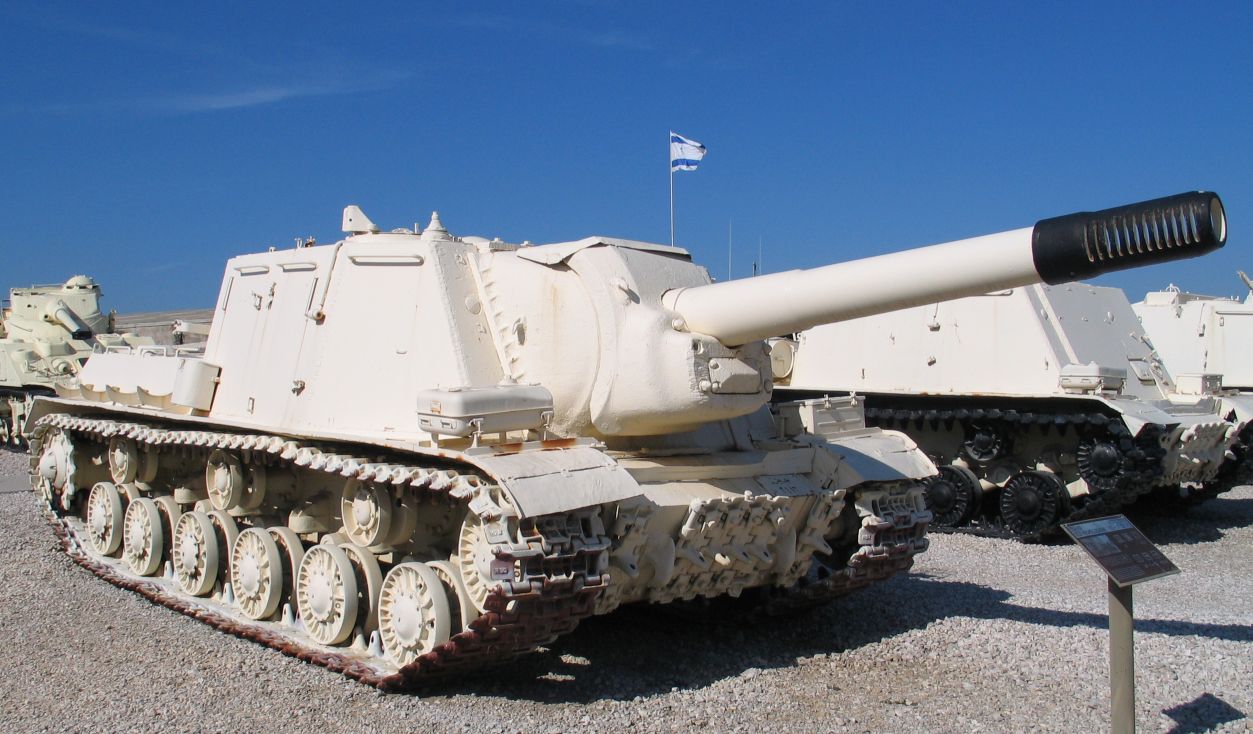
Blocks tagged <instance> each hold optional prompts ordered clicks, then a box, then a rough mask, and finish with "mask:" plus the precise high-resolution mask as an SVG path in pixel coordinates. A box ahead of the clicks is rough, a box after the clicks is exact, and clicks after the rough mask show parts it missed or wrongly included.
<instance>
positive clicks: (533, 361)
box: [30, 195, 1222, 687]
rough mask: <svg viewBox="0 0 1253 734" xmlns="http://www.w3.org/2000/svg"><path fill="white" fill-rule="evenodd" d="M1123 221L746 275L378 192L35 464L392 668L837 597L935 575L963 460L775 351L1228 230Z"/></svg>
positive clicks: (42, 435) (106, 369)
mask: <svg viewBox="0 0 1253 734" xmlns="http://www.w3.org/2000/svg"><path fill="white" fill-rule="evenodd" d="M1197 196H1199V197H1200V199H1199V200H1198V201H1200V203H1199V204H1198V207H1200V208H1203V209H1204V211H1205V212H1206V213H1207V216H1209V217H1210V218H1211V223H1212V224H1213V225H1214V226H1219V225H1221V222H1222V214H1221V207H1220V206H1219V205H1218V201H1217V198H1216V197H1212V196H1211V195H1197ZM1193 198H1196V197H1193ZM1101 221H1102V215H1101V213H1098V214H1096V215H1074V217H1069V218H1063V219H1062V220H1046V221H1045V222H1041V223H1040V224H1038V225H1037V226H1036V227H1034V228H1026V229H1022V230H1015V231H1014V232H1009V233H1003V234H1002V235H994V236H989V237H983V238H975V239H972V240H966V241H962V242H958V243H949V244H946V245H937V246H933V247H931V248H922V249H919V250H913V251H909V252H907V253H898V254H896V255H888V256H883V257H881V258H872V259H869V260H864V261H854V262H852V263H845V264H842V265H833V266H827V267H824V268H816V269H814V270H810V271H793V272H791V273H779V274H775V275H771V276H763V277H761V278H756V279H753V280H752V281H751V282H742V281H735V282H730V283H718V284H713V283H710V279H709V277H708V274H707V273H706V271H705V270H704V269H703V268H701V267H699V266H698V265H695V264H693V263H692V262H691V261H690V259H689V257H688V255H687V253H686V252H684V251H683V250H680V249H676V248H671V247H665V246H661V245H652V244H647V243H642V242H634V241H628V240H621V239H613V238H606V237H590V238H586V239H582V240H578V241H574V242H567V243H561V244H555V245H544V246H535V247H532V246H517V245H511V244H507V243H504V242H501V241H499V240H487V239H482V238H473V237H465V238H456V237H453V236H451V235H449V234H448V232H447V231H446V230H445V229H444V227H443V225H442V224H441V223H440V222H439V219H438V217H434V218H433V219H432V221H431V223H430V225H429V226H428V227H427V228H426V229H425V230H424V231H421V232H418V231H407V230H398V231H393V232H380V231H379V229H378V228H377V227H375V226H374V225H373V223H371V222H370V221H369V220H368V219H367V218H366V217H365V215H364V214H363V213H362V212H361V211H360V209H358V208H356V207H349V208H348V209H346V210H345V212H344V227H343V228H344V231H345V232H347V233H349V234H350V236H349V237H348V238H347V239H345V240H343V241H341V242H338V243H335V244H331V245H320V246H311V247H299V248H296V249H292V250H283V251H271V252H266V253H260V254H255V255H244V256H240V257H236V258H233V259H231V260H230V261H229V262H228V263H227V267H226V272H225V276H224V278H223V283H222V287H221V291H220V295H219V299H218V302H217V306H216V310H215V314H214V318H213V324H212V327H211V330H210V334H209V338H208V341H207V343H206V345H205V348H204V351H203V353H198V354H185V353H184V354H179V353H173V352H170V353H168V354H167V355H165V356H157V355H154V354H152V353H144V354H140V353H131V354H127V353H121V352H109V353H104V354H98V355H96V356H94V357H93V358H92V359H91V360H90V361H89V362H88V364H87V366H86V368H85V369H84V371H83V372H82V374H81V375H80V376H79V380H78V383H77V388H76V390H74V391H70V390H68V389H67V390H64V391H63V392H62V394H61V397H59V398H43V399H40V400H39V401H37V402H36V405H35V409H34V412H33V413H32V415H31V417H30V425H31V426H32V427H33V428H32V432H31V435H32V443H31V456H32V459H31V470H32V471H31V474H32V483H33V485H34V486H35V488H36V489H37V490H38V491H39V492H40V493H41V494H42V495H43V496H44V497H45V498H46V500H47V502H48V506H49V508H50V511H51V512H53V513H54V520H55V522H56V524H57V527H58V529H59V531H60V532H61V533H62V534H63V537H64V538H65V545H66V547H67V550H68V551H69V552H70V553H71V554H72V555H73V556H74V557H75V558H76V560H78V561H79V562H80V563H82V564H83V565H85V566H87V567H89V568H91V569H92V570H94V571H95V572H97V573H99V574H100V575H102V576H104V577H106V578H108V579H109V580H111V581H113V582H115V583H118V584H121V585H123V586H127V587H130V588H135V589H136V590H137V591H139V592H140V593H143V594H145V595H147V596H149V597H150V598H152V599H154V600H156V601H159V602H161V603H164V604H167V605H169V606H171V607H173V608H176V609H179V610H180V611H183V612H186V613H188V614H193V615H194V616H196V617H197V618H199V619H201V620H203V621H208V622H210V623H212V624H215V625H217V626H219V627H220V628H222V629H225V630H228V631H230V632H232V633H234V634H239V635H243V636H247V637H251V638H253V639H257V640H259V641H262V642H264V643H266V644H270V645H272V646H274V647H277V648H280V649H283V650H285V651H287V652H289V653H292V654H299V655H301V656H302V657H304V658H305V659H309V660H313V661H315V662H318V663H321V664H323V665H327V666H328V667H331V668H334V669H336V670H341V671H343V672H344V673H345V674H347V675H350V676H353V677H355V678H357V679H359V680H363V681H368V682H371V683H373V684H376V685H380V686H383V687H395V686H400V685H404V684H406V683H412V682H415V681H417V680H420V679H422V678H423V677H425V676H428V675H431V674H436V673H441V672H446V671H452V670H461V669H466V668H472V667H475V666H480V665H484V664H489V663H495V662H499V661H500V660H502V659H506V658H508V657H509V656H511V655H513V654H516V653H520V652H524V651H526V650H529V649H531V648H533V647H534V646H536V645H538V644H543V643H545V642H547V641H550V640H552V639H553V638H554V637H556V636H557V635H559V634H561V633H563V632H566V631H568V630H570V629H572V628H573V627H574V626H575V624H577V622H578V620H579V619H581V618H583V617H586V616H588V615H590V614H593V613H604V612H608V611H611V610H612V609H614V608H615V607H617V606H618V605H620V604H623V603H627V602H653V603H666V602H672V601H680V600H691V599H699V598H709V597H718V596H722V595H728V594H729V595H733V596H739V595H743V594H750V595H753V596H755V597H758V598H759V600H760V601H761V603H763V604H767V605H772V606H784V607H786V606H790V605H793V604H808V603H814V602H819V601H822V600H824V599H828V598H831V597H834V596H838V595H840V594H843V593H847V592H848V591H850V590H852V589H854V588H857V587H859V586H863V585H865V584H868V583H871V582H873V581H876V580H879V579H883V578H887V577H889V576H891V575H893V574H894V573H897V572H898V571H901V570H904V569H907V568H909V567H910V565H911V564H912V559H913V556H914V555H915V554H917V553H919V552H921V551H923V550H924V549H925V548H926V544H927V541H926V538H925V537H924V535H925V529H926V526H927V524H928V522H929V520H930V518H931V513H930V512H929V511H928V510H927V509H926V507H925V499H924V489H923V485H922V482H923V480H925V479H926V478H927V477H929V476H931V475H932V474H933V473H934V471H935V468H934V466H933V465H932V464H931V462H930V461H929V460H928V459H927V458H926V457H925V455H923V454H922V453H921V452H919V451H918V450H917V448H916V446H915V445H914V444H913V443H912V442H911V441H910V440H909V439H908V438H907V437H905V436H903V435H901V434H899V433H895V432H891V431H883V430H879V429H874V428H867V427H866V426H865V424H864V421H863V416H862V412H861V406H860V401H859V400H858V399H857V398H845V399H815V400H807V401H794V402H790V403H785V404H779V405H773V406H771V405H770V404H769V401H770V396H771V393H772V390H773V384H772V378H771V374H772V370H771V356H770V354H769V352H768V349H767V347H766V345H765V343H764V342H763V341H762V339H763V338H764V337H765V336H767V335H769V334H773V333H779V332H785V331H792V330H798V329H804V328H807V327H809V326H812V325H814V324H816V323H821V322H824V321H829V320H834V319H839V318H847V317H849V316H850V315H852V314H854V313H868V312H874V311H880V310H889V309H892V308H899V307H901V306H902V305H910V304H911V303H913V302H917V301H919V300H934V299H937V298H945V297H957V296H962V295H969V294H972V293H979V292H984V291H986V290H989V289H993V288H997V287H1018V286H1021V285H1023V284H1026V283H1032V282H1037V281H1039V280H1041V279H1046V278H1050V277H1059V276H1061V275H1073V274H1074V273H1076V272H1082V273H1089V272H1099V271H1104V270H1109V269H1117V268H1121V267H1130V266H1134V265H1137V264H1143V263H1145V262H1152V261H1157V260H1161V259H1168V258H1175V257H1186V256H1190V255H1196V254H1201V253H1203V252H1206V251H1208V250H1209V249H1212V248H1213V247H1216V246H1218V245H1220V244H1221V238H1216V237H1214V236H1213V235H1212V234H1205V235H1204V236H1199V237H1197V238H1194V239H1192V240H1189V241H1188V242H1186V243H1180V246H1179V247H1175V248H1172V249H1171V250H1170V251H1165V250H1163V249H1162V248H1155V247H1151V248H1146V249H1145V250H1144V251H1139V252H1121V251H1116V250H1113V249H1110V250H1101V249H1099V245H1094V244H1093V243H1092V242H1091V241H1089V240H1086V239H1085V237H1084V236H1083V235H1082V234H1081V233H1080V234H1076V233H1075V232H1073V231H1070V229H1069V228H1070V227H1071V226H1072V225H1074V224H1075V223H1076V222H1078V223H1080V224H1083V223H1096V224H1099V223H1100V222H1101ZM1058 222H1064V223H1065V224H1066V227H1060V228H1059V227H1058V226H1057V223H1058ZM1085 226H1086V225H1085ZM1081 229H1082V227H1081ZM1202 229H1204V227H1202ZM937 262H942V263H943V264H944V266H945V268H946V274H945V277H943V278H936V277H932V278H930V279H928V280H925V281H923V280H921V279H918V278H915V277H914V276H915V275H917V274H919V273H922V272H927V271H928V270H929V271H930V275H932V276H935V275H936V272H935V271H934V265H935V264H936V263H937ZM920 268H921V270H920ZM872 276H873V278H874V279H875V282H874V283H867V282H866V280H867V278H869V277H872ZM902 276H903V277H904V278H905V281H904V282H905V283H907V284H908V285H906V286H904V287H902V286H901V282H902V281H901V278H902ZM876 284H877V287H876ZM787 293H793V294H803V295H800V296H798V298H797V299H796V300H794V301H792V302H788V301H786V300H783V299H784V294H787ZM746 307H747V308H746Z"/></svg>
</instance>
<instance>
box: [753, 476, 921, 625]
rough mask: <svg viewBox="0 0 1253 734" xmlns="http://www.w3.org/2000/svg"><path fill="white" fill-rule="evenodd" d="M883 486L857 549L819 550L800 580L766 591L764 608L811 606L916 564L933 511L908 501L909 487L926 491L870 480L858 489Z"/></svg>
mask: <svg viewBox="0 0 1253 734" xmlns="http://www.w3.org/2000/svg"><path fill="white" fill-rule="evenodd" d="M880 488H881V491H882V494H880V495H879V496H878V497H876V498H874V499H872V500H870V501H869V502H867V503H866V505H867V506H868V508H869V509H870V515H869V516H867V517H864V518H862V519H861V521H860V522H861V525H860V527H859V528H858V530H857V538H856V547H857V550H856V551H854V552H853V554H852V555H851V556H850V557H849V558H848V559H847V560H846V561H845V560H843V559H841V555H842V554H843V552H844V551H845V550H846V549H847V548H848V546H843V548H835V549H833V552H832V553H831V554H827V555H823V554H815V563H814V564H813V565H812V566H811V567H810V570H809V573H808V574H806V575H805V576H803V577H801V579H800V580H798V581H797V583H795V584H793V585H792V586H790V587H787V588H780V587H777V586H776V587H769V588H767V589H763V590H762V591H763V593H764V595H765V599H764V603H763V605H762V609H761V611H762V612H764V613H765V614H767V615H782V614H791V613H794V612H796V611H803V610H807V609H811V608H813V607H816V606H820V605H822V604H825V603H827V602H830V601H832V600H835V599H838V598H840V597H842V596H845V595H847V594H849V593H851V592H853V591H856V590H857V589H861V588H863V587H866V586H869V585H870V584H873V583H876V582H878V581H886V580H887V579H889V578H891V577H893V576H895V575H896V574H898V573H903V572H905V571H908V570H909V569H910V568H913V565H914V557H915V556H917V555H918V554H919V553H923V552H925V551H926V549H927V547H928V543H927V540H926V538H925V537H924V536H925V534H926V532H927V529H928V527H929V523H930V519H931V518H930V513H929V512H928V513H922V516H921V517H920V516H919V513H917V512H915V511H914V510H913V508H912V507H911V503H910V502H909V501H908V494H909V492H912V491H922V489H921V485H919V484H918V483H917V482H906V483H898V482H867V483H866V484H863V485H861V487H860V488H859V490H858V492H859V493H860V494H862V495H865V494H872V495H873V494H876V490H880ZM893 489H906V493H904V494H893V493H892V490H893ZM850 499H853V498H850Z"/></svg>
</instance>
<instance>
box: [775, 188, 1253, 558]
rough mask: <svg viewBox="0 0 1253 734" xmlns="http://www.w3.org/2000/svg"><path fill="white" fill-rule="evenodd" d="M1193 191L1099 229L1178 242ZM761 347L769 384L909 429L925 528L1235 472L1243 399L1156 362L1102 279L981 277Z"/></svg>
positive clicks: (1089, 513) (1038, 531) (1078, 509)
mask: <svg viewBox="0 0 1253 734" xmlns="http://www.w3.org/2000/svg"><path fill="white" fill-rule="evenodd" d="M1194 205H1195V200H1194V199H1182V200H1172V199H1167V200H1163V201H1161V202H1159V203H1158V204H1157V205H1155V207H1151V209H1152V211H1151V212H1150V213H1149V215H1148V216H1143V215H1141V216H1139V217H1134V216H1127V217H1126V218H1125V223H1120V224H1118V225H1117V226H1113V227H1110V229H1109V230H1107V231H1104V232H1101V233H1099V236H1102V237H1104V236H1111V237H1112V236H1119V237H1120V238H1121V239H1122V242H1123V244H1124V246H1126V247H1129V248H1130V249H1135V248H1136V247H1138V246H1140V245H1139V244H1138V243H1139V242H1148V241H1152V240H1154V239H1160V240H1161V241H1163V242H1165V243H1168V244H1167V245H1166V246H1168V247H1169V246H1174V243H1175V242H1176V241H1180V240H1182V241H1184V242H1190V241H1193V240H1194V239H1195V238H1197V237H1202V236H1204V235H1202V234H1201V232H1200V231H1199V230H1198V228H1197V227H1196V226H1194V222H1195V221H1197V220H1204V219H1208V216H1207V215H1206V214H1205V213H1204V212H1203V211H1201V210H1199V209H1194V208H1193V207H1194ZM1205 227H1209V224H1208V223H1206V224H1205V225H1204V226H1203V227H1202V228H1205ZM1212 229H1213V230H1215V232H1214V233H1215V236H1219V237H1221V236H1222V235H1221V233H1220V232H1218V231H1217V230H1218V229H1219V228H1218V227H1212ZM1176 237H1178V239H1176ZM775 352H776V354H775V358H776V362H777V363H778V364H780V365H781V366H782V367H783V368H785V370H781V371H779V372H776V379H777V380H778V384H777V385H776V392H775V397H776V399H789V398H796V397H803V396H812V395H816V394H824V393H830V394H849V393H856V394H858V395H860V396H862V397H863V398H864V400H865V408H866V416H867V422H868V423H869V424H871V425H875V426H879V427H882V428H890V429H894V430H900V431H903V432H905V433H907V434H908V435H909V436H910V437H911V438H913V439H914V440H915V441H917V442H918V444H919V446H920V447H921V448H922V450H923V451H925V452H926V453H927V454H928V456H930V457H931V458H932V459H933V460H934V461H935V462H936V464H937V465H938V466H939V468H940V474H939V476H937V477H936V478H935V479H933V480H931V481H930V486H929V490H928V501H929V507H930V508H931V509H932V510H933V511H934V512H935V515H936V517H935V522H934V526H935V527H938V528H945V529H959V530H964V531H970V532H977V533H980V534H993V535H1002V534H1003V535H1009V536H1013V537H1018V538H1021V539H1026V540H1032V539H1038V538H1041V537H1044V536H1047V535H1048V534H1050V533H1053V532H1056V531H1057V530H1058V528H1059V526H1060V524H1061V523H1062V522H1065V521H1068V520H1079V519H1083V518H1086V517H1094V516H1099V515H1102V514H1109V513H1113V512H1118V511H1119V510H1121V509H1122V508H1124V507H1127V506H1129V505H1131V504H1133V503H1140V504H1143V503H1145V502H1150V501H1152V500H1155V499H1166V498H1170V497H1190V498H1192V499H1194V500H1195V499H1201V498H1205V497H1212V496H1214V495H1216V494H1218V493H1220V492H1222V491H1226V490H1227V489H1230V488H1231V487H1232V486H1235V485H1236V484H1237V483H1239V482H1241V481H1243V479H1242V478H1246V477H1247V475H1248V469H1249V466H1248V462H1247V460H1246V459H1247V457H1246V454H1247V451H1246V443H1247V442H1248V441H1249V439H1250V433H1251V432H1253V429H1251V428H1250V421H1253V402H1250V401H1249V400H1248V399H1246V398H1241V397H1239V396H1235V395H1231V394H1224V393H1221V391H1216V390H1214V389H1213V385H1212V384H1210V383H1204V382H1203V381H1201V380H1199V379H1197V378H1195V377H1193V376H1180V377H1179V378H1178V379H1177V378H1176V377H1174V376H1172V375H1171V373H1170V371H1169V370H1168V368H1167V367H1168V364H1167V363H1163V361H1162V360H1161V358H1160V357H1159V355H1158V354H1157V353H1156V352H1155V351H1154V349H1153V344H1152V342H1150V341H1149V339H1148V338H1147V337H1146V335H1145V333H1144V330H1143V329H1142V328H1141V325H1140V322H1139V320H1138V319H1137V318H1136V315H1135V313H1134V312H1133V311H1132V308H1131V304H1130V303H1129V302H1128V300H1127V297H1126V295H1125V294H1123V292H1122V291H1120V290H1118V289H1116V288H1106V287H1097V286H1091V285H1086V284H1083V283H1065V284H1060V285H1043V284H1035V285H1030V286H1026V287H1021V288H1014V289H1007V290H1001V291H995V292H991V293H988V294H986V295H980V296H974V297H969V298H963V299H958V300H953V301H948V302H944V303H933V304H929V305H923V306H917V307H915V308H911V309H904V310H900V311H894V312H891V313H884V314H878V315H875V316H869V317H866V318H860V319H854V320H851V321H844V322H841V323H838V324H828V325H823V326H818V327H815V328H813V329H810V330H807V331H805V332H802V333H801V334H799V335H798V336H797V338H796V340H795V341H791V340H786V341H782V342H780V343H778V344H777V346H776V349H775ZM1145 495H1149V496H1148V497H1145Z"/></svg>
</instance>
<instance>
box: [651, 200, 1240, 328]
mask: <svg viewBox="0 0 1253 734" xmlns="http://www.w3.org/2000/svg"><path fill="white" fill-rule="evenodd" d="M1226 239H1227V221H1226V215H1225V214H1224V212H1223V205H1222V201H1220V200H1219V198H1218V195H1217V194H1213V193H1210V192H1207V191H1196V192H1189V193H1184V194H1178V195H1176V196H1168V197H1165V198H1161V199H1153V200H1150V201H1144V202H1140V203H1138V204H1129V205H1127V206H1121V207H1116V208H1113V209H1104V210H1102V211H1098V212H1079V213H1076V214H1069V215H1066V216H1061V217H1055V218H1052V219H1044V220H1041V221H1039V222H1037V223H1036V224H1035V226H1034V227H1025V228H1023V229H1016V230H1012V231H1009V232H1001V233H999V234H992V235H986V236H983V237H973V238H971V239H966V240H958V241H956V242H948V243H945V244H940V245H932V246H930V247H921V248H918V249H914V250H905V251H903V252H897V253H893V254H890V255H880V256H877V257H870V258H865V259H863V260H854V261H851V262H847V263H840V264H837V265H827V266H825V267H819V268H813V269H811V270H792V271H788V272H783V273H772V274H770V275H763V276H759V277H756V278H747V279H744V280H734V281H727V282H725V283H713V284H710V285H703V286H696V287H692V288H677V289H674V290H671V291H668V292H667V293H666V294H665V296H664V298H663V303H664V305H665V306H666V307H667V308H669V309H671V310H672V311H674V312H675V313H677V314H678V315H679V316H681V317H682V318H683V320H684V322H685V323H686V325H687V328H688V330H689V331H693V332H698V333H701V334H708V335H709V336H712V337H714V338H716V339H717V340H718V341H720V342H722V343H723V344H726V345H729V346H734V345H739V344H745V343H747V342H750V341H754V340H757V339H765V338H767V337H771V336H778V335H781V334H787V333H792V332H796V331H801V330H804V329H807V328H809V327H811V326H816V325H818V324H825V323H833V322H836V321H845V320H848V319H855V318H859V317H862V316H870V315H873V314H877V313H883V312H886V311H892V310H896V309H901V308H909V307H911V306H920V305H924V304H928V303H936V302H939V301H945V300H950V299H954V298H964V297H966V296H975V295H981V294H984V293H989V292H991V291H995V290H1002V289H1005V288H1017V287H1019V286H1023V285H1029V284H1031V283H1039V282H1044V283H1065V282H1068V281H1072V280H1079V279H1082V278H1089V277H1092V276H1095V275H1100V274H1102V273H1109V272H1113V271H1116V270H1124V269H1126V268H1133V267H1140V266H1143V265H1151V264H1154V263H1159V262H1166V261H1169V260H1180V259H1183V258H1188V257H1196V256H1198V255H1203V254H1205V253H1207V252H1211V251H1213V250H1216V249H1218V248H1220V247H1222V246H1223V244H1224V243H1225V242H1226Z"/></svg>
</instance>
